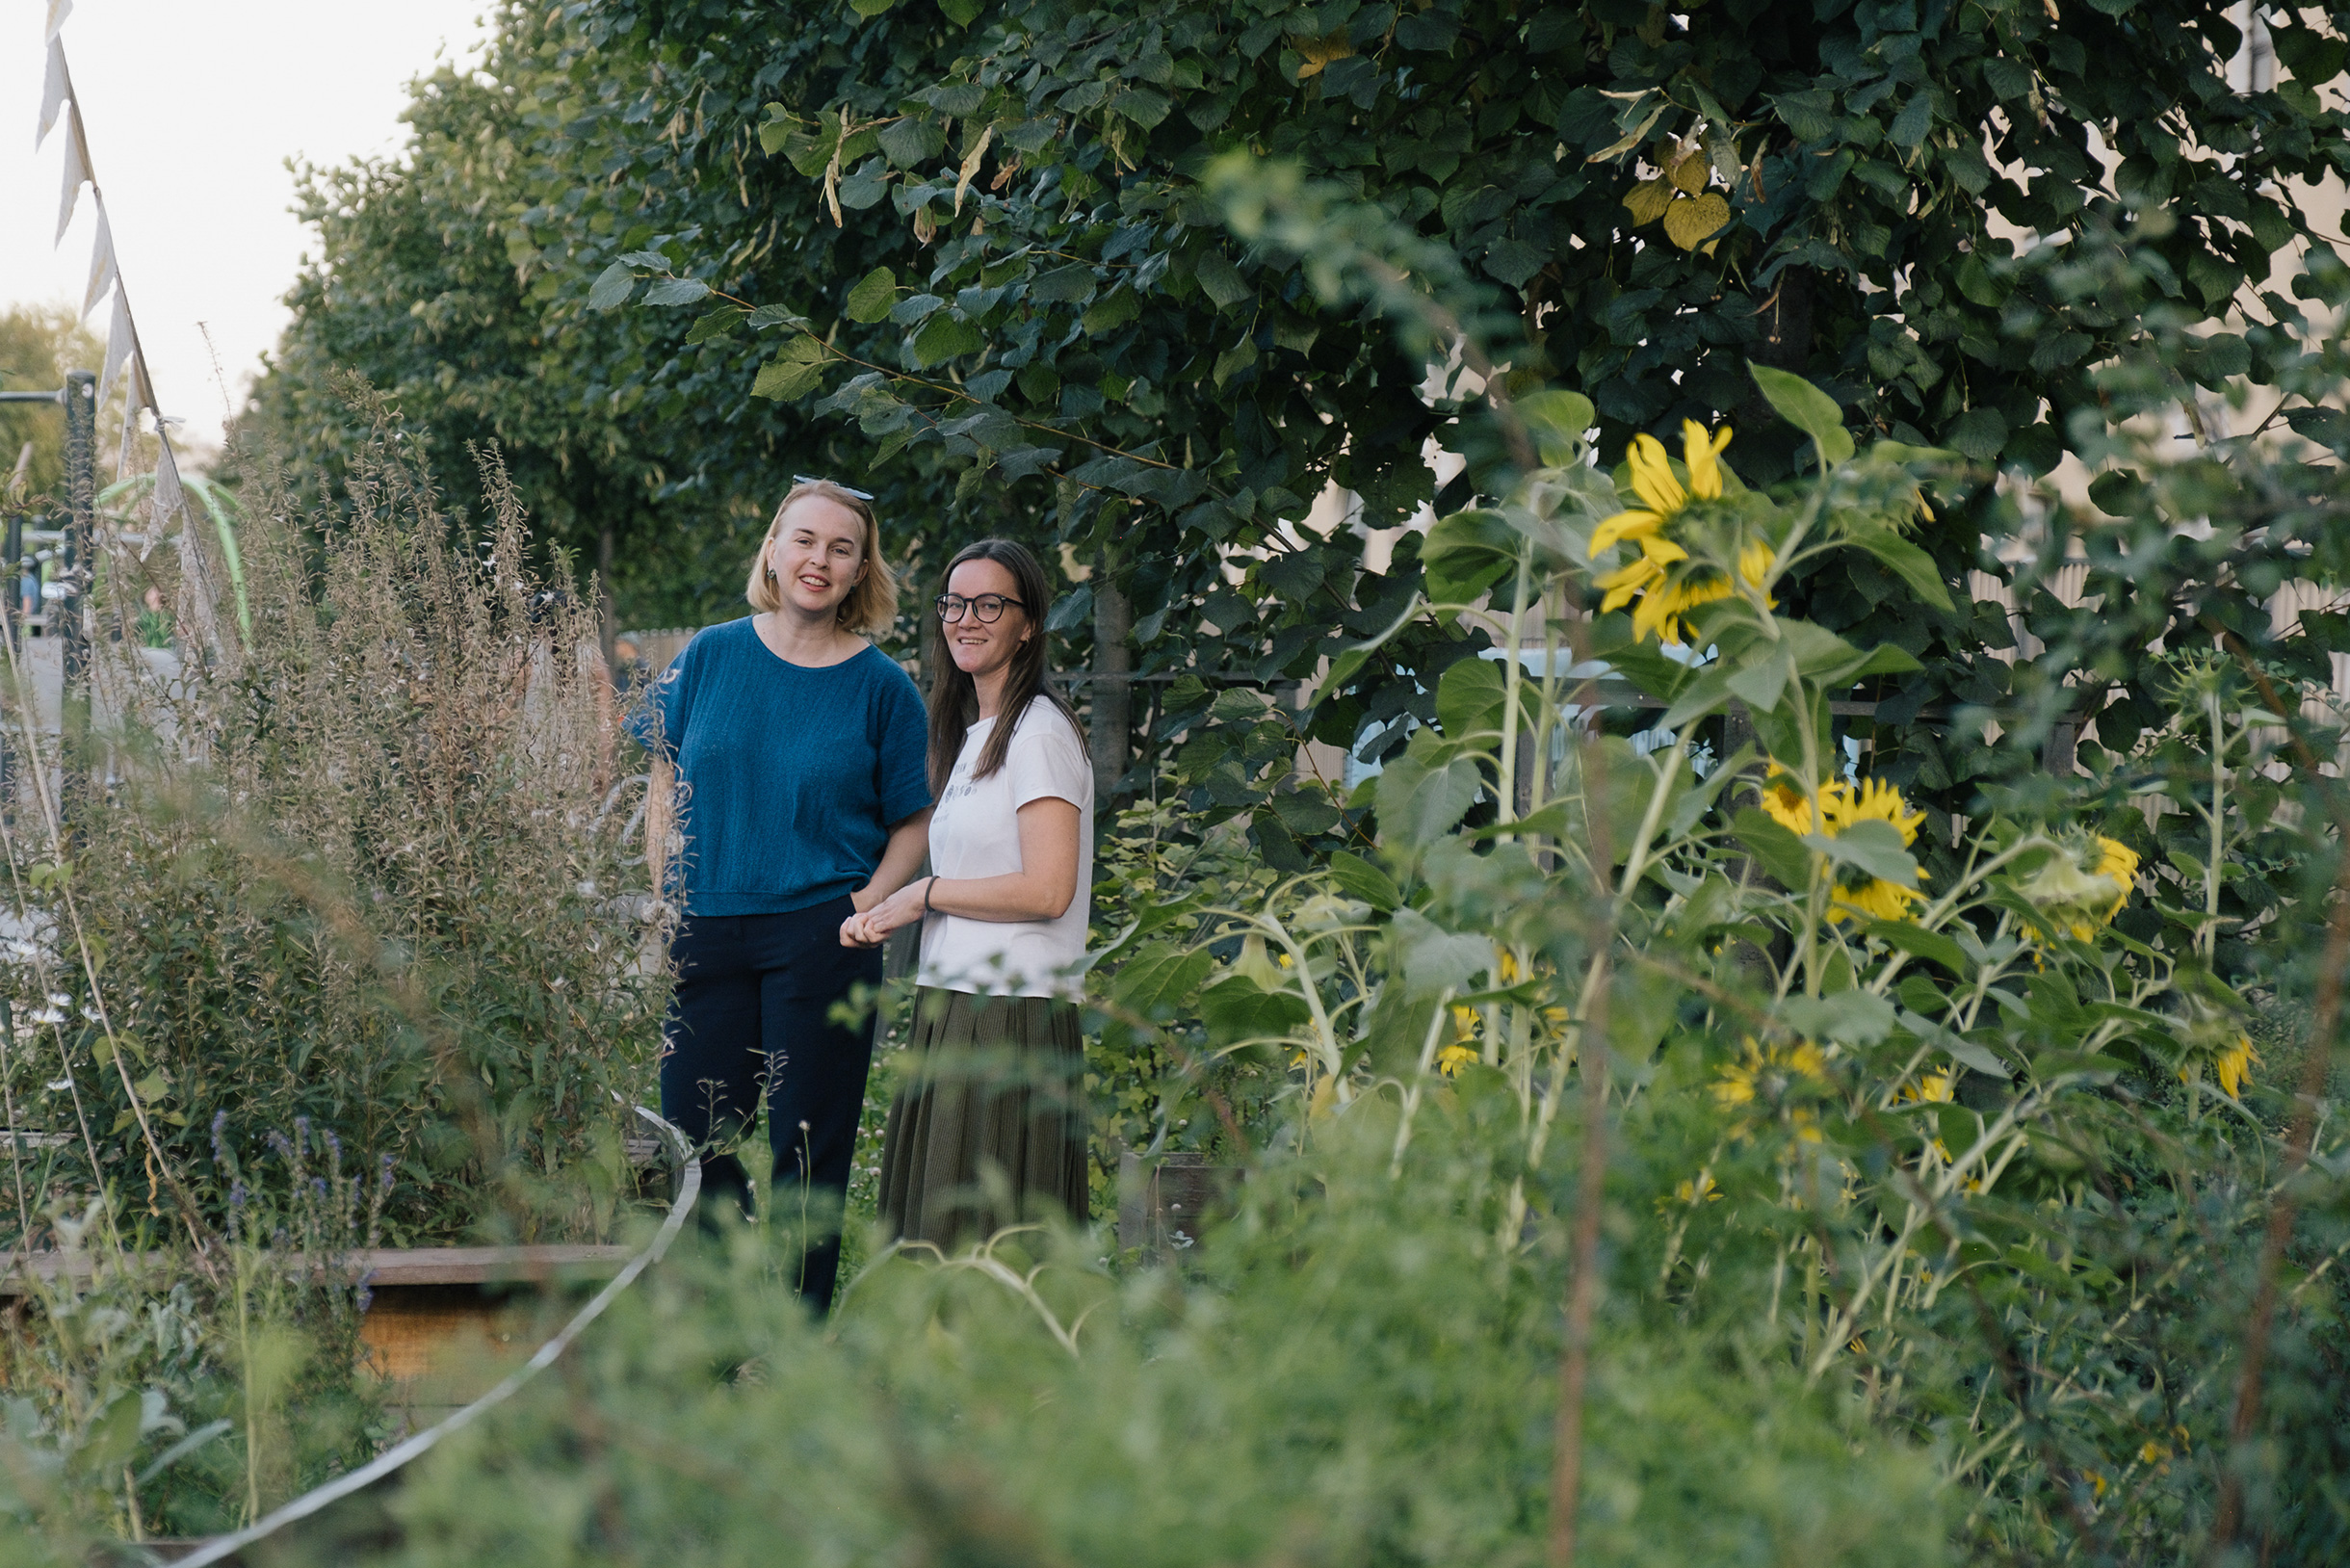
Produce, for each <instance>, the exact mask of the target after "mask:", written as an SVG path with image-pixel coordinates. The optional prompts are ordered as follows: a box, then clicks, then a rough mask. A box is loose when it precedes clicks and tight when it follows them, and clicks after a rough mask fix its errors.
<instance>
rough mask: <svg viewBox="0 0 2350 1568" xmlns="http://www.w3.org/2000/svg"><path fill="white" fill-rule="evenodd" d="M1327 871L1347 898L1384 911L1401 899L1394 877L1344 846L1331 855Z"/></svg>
mask: <svg viewBox="0 0 2350 1568" xmlns="http://www.w3.org/2000/svg"><path fill="white" fill-rule="evenodd" d="M1327 870H1328V871H1329V873H1330V879H1331V880H1332V881H1334V882H1336V883H1337V884H1338V885H1339V887H1340V889H1341V890H1343V891H1344V892H1345V894H1346V895H1347V896H1348V897H1349V898H1356V899H1360V900H1362V901H1363V902H1365V903H1368V904H1370V905H1371V907H1372V908H1373V909H1376V910H1379V911H1380V912H1382V913H1385V912H1387V911H1389V910H1392V909H1394V908H1396V907H1397V905H1398V904H1400V903H1402V902H1403V891H1402V889H1400V888H1398V887H1397V886H1396V879H1395V878H1394V877H1392V876H1390V875H1387V873H1385V872H1383V871H1381V870H1380V869H1379V868H1378V867H1376V866H1374V865H1372V864H1371V862H1370V861H1368V860H1365V859H1364V858H1363V857H1362V856H1360V855H1357V854H1351V853H1349V852H1347V851H1346V850H1345V849H1341V850H1339V851H1337V852H1336V853H1335V854H1333V855H1331V856H1330V861H1329V865H1328V867H1327Z"/></svg>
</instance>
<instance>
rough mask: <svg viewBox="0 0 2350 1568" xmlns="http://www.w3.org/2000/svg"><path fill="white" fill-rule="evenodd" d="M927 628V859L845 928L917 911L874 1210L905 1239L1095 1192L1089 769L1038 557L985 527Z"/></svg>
mask: <svg viewBox="0 0 2350 1568" xmlns="http://www.w3.org/2000/svg"><path fill="white" fill-rule="evenodd" d="M946 588H947V591H946V592H945V593H943V594H941V595H940V596H939V598H938V602H937V605H936V609H937V613H938V622H937V627H936V630H935V633H934V635H933V637H932V640H931V648H932V666H931V667H932V668H933V670H934V671H935V674H934V676H933V678H932V683H931V688H930V758H929V772H930V787H931V789H932V790H933V791H934V792H936V794H937V796H938V805H937V807H936V809H935V810H934V811H933V812H932V813H931V816H930V824H929V845H930V869H931V871H932V872H933V873H934V875H930V876H927V877H925V878H923V879H922V880H920V881H917V882H912V883H909V884H908V885H907V886H906V887H904V888H903V889H901V891H899V892H898V893H896V894H895V895H893V896H892V897H890V898H888V899H885V900H883V901H882V902H880V903H879V904H877V905H875V907H874V908H872V909H869V910H867V911H865V912H864V913H862V914H860V915H856V916H853V917H851V918H850V919H849V920H848V921H846V922H844V923H843V924H842V927H841V940H842V941H843V942H845V943H849V944H851V945H855V946H865V945H870V944H874V943H877V942H879V941H880V940H881V939H882V938H883V937H884V936H886V935H887V934H888V933H889V932H890V931H892V930H894V929H896V928H899V927H901V926H908V925H911V924H913V923H914V922H915V921H917V920H919V921H921V922H922V923H923V935H922V972H921V976H920V983H919V987H918V989H917V990H916V992H915V1002H914V1038H913V1042H912V1049H913V1051H914V1054H915V1067H914V1078H913V1082H912V1083H911V1084H910V1085H908V1086H907V1087H906V1088H905V1089H903V1090H901V1092H900V1094H899V1095H898V1098H897V1100H896V1102H895V1103H894V1104H893V1105H892V1106H891V1108H890V1113H889V1131H888V1133H887V1135H886V1136H885V1137H884V1139H883V1143H882V1153H881V1215H882V1218H883V1220H884V1222H885V1223H887V1224H889V1225H891V1226H893V1227H895V1229H896V1231H897V1234H898V1236H899V1237H900V1238H901V1239H902V1240H904V1241H927V1242H931V1243H933V1244H935V1245H938V1246H941V1247H945V1246H951V1245H953V1243H954V1242H955V1241H960V1240H963V1239H966V1238H968V1237H970V1236H972V1235H974V1234H976V1235H979V1236H985V1235H987V1234H989V1233H991V1232H993V1231H994V1230H996V1229H998V1228H999V1227H1001V1226H1003V1225H1005V1224H1010V1223H1013V1222H1016V1221H1020V1220H1028V1219H1035V1218H1039V1217H1042V1216H1043V1215H1045V1214H1046V1213H1048V1212H1051V1211H1055V1210H1057V1211H1060V1212H1062V1213H1065V1214H1067V1215H1073V1216H1074V1217H1076V1218H1078V1219H1080V1220H1083V1219H1084V1218H1085V1217H1086V1213H1087V1210H1088V1208H1089V1204H1088V1202H1087V1183H1086V1165H1085V1113H1084V1064H1085V1053H1084V1040H1083V1039H1082V1038H1081V1037H1080V1035H1079V1033H1078V1017H1077V1003H1076V1000H1075V999H1076V997H1077V995H1078V990H1079V980H1078V972H1079V970H1080V969H1082V968H1083V966H1084V958H1085V922H1086V917H1087V914H1088V912H1089V907H1090V900H1089V898H1088V888H1089V887H1090V885H1091V883H1092V880H1093V875H1092V873H1093V769H1092V765H1091V764H1090V763H1089V762H1088V761H1087V759H1086V755H1085V737H1084V731H1083V730H1082V729H1081V728H1080V727H1079V725H1078V721H1077V716H1076V715H1075V714H1074V713H1072V712H1071V711H1070V709H1069V705H1068V704H1067V703H1066V702H1065V701H1063V700H1062V699H1061V697H1060V695H1059V693H1057V692H1055V691H1054V689H1053V685H1052V679H1051V674H1050V671H1049V670H1048V669H1047V668H1046V660H1045V631H1044V627H1045V618H1046V616H1047V615H1048V614H1050V613H1051V610H1052V594H1051V589H1049V588H1047V587H1046V586H1045V576H1044V568H1043V567H1042V566H1041V565H1039V564H1038V563H1037V561H1036V558H1035V556H1033V555H1032V554H1031V553H1030V552H1029V550H1028V549H1027V548H1026V547H1025V546H1023V545H1020V544H1016V543H1014V542H1013V541H1011V540H1009V539H981V540H980V541H979V543H977V544H974V545H970V546H968V547H966V548H965V549H963V550H962V551H961V552H959V553H958V554H957V555H956V556H955V558H954V560H953V562H950V563H949V565H948V568H947V584H946Z"/></svg>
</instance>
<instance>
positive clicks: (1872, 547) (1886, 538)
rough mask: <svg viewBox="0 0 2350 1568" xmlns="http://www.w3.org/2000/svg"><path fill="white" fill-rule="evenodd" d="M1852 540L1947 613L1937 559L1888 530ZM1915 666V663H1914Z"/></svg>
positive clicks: (1947, 597)
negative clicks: (1935, 560) (1935, 562)
mask: <svg viewBox="0 0 2350 1568" xmlns="http://www.w3.org/2000/svg"><path fill="white" fill-rule="evenodd" d="M1852 542H1853V543H1854V544H1855V545H1858V546H1859V547H1860V548H1861V549H1863V550H1866V551H1867V552H1868V553H1869V554H1870V555H1872V556H1874V557H1876V558H1877V560H1878V561H1879V562H1882V563H1883V564H1884V566H1885V568H1886V569H1887V570H1888V571H1890V572H1892V573H1893V575H1894V576H1895V577H1898V578H1899V579H1901V581H1902V582H1903V583H1904V584H1905V585H1907V587H1908V588H1909V590H1910V591H1911V592H1912V593H1915V594H1917V595H1918V597H1919V598H1920V599H1923V600H1924V601H1925V602H1926V603H1927V604H1930V605H1932V606H1933V607H1934V608H1935V609H1937V610H1941V611H1944V612H1945V613H1946V612H1948V611H1949V610H1950V609H1951V608H1952V607H1951V603H1950V590H1949V589H1948V588H1945V587H1944V586H1943V581H1942V573H1941V571H1940V570H1939V569H1938V568H1937V567H1936V566H1935V564H1934V558H1933V557H1932V556H1929V555H1927V554H1926V553H1925V552H1924V551H1923V550H1921V549H1919V547H1918V546H1917V545H1915V544H1912V543H1911V542H1910V541H1909V540H1907V539H1905V538H1903V537H1902V536H1900V535H1898V534H1893V533H1888V532H1877V533H1865V534H1855V535H1853V536H1852ZM1911 667H1912V668H1915V667H1916V666H1915V664H1914V663H1913V665H1912V666H1911Z"/></svg>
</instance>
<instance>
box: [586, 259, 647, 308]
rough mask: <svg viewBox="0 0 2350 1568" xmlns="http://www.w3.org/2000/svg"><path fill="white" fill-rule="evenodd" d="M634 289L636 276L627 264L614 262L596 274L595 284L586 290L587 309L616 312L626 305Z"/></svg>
mask: <svg viewBox="0 0 2350 1568" xmlns="http://www.w3.org/2000/svg"><path fill="white" fill-rule="evenodd" d="M636 287H637V274H635V273H634V272H633V271H631V270H630V268H629V265H628V263H627V262H625V261H615V262H614V263H613V264H612V265H611V266H609V267H607V268H605V269H604V270H603V271H602V272H600V273H598V274H596V279H595V282H594V283H593V284H592V285H590V286H589V288H588V309H590V310H616V309H618V308H619V307H620V306H622V305H624V304H626V303H628V297H629V296H630V295H631V294H632V293H634V292H635V291H636Z"/></svg>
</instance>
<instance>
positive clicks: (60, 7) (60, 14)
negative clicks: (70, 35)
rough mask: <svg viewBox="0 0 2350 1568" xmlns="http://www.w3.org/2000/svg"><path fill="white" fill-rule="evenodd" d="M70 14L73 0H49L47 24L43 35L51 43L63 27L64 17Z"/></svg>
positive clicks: (55, 39)
mask: <svg viewBox="0 0 2350 1568" xmlns="http://www.w3.org/2000/svg"><path fill="white" fill-rule="evenodd" d="M72 14H73V0H49V26H48V29H47V32H46V34H45V37H46V38H47V39H48V40H49V41H50V42H51V43H55V42H56V41H57V35H58V34H59V33H60V32H61V31H63V30H64V28H65V18H66V17H68V16H70V15H72Z"/></svg>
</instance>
